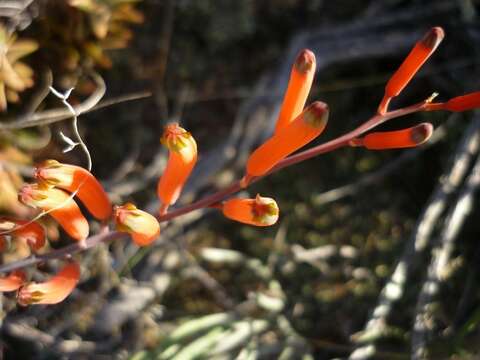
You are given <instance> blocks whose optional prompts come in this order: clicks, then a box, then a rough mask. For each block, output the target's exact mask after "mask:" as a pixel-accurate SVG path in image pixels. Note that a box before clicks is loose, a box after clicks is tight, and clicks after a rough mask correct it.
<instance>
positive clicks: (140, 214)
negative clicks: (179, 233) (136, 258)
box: [113, 203, 160, 246]
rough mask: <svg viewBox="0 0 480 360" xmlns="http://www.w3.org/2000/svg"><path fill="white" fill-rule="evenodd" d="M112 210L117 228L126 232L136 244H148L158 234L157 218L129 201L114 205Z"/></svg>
mask: <svg viewBox="0 0 480 360" xmlns="http://www.w3.org/2000/svg"><path fill="white" fill-rule="evenodd" d="M113 212H114V217H115V222H116V224H117V230H118V231H122V232H128V233H129V234H130V235H131V236H132V239H133V241H134V242H135V243H136V244H137V245H138V246H146V245H149V244H150V243H151V242H152V241H153V240H155V239H156V238H157V237H158V236H159V235H160V225H159V223H158V221H157V219H155V217H154V216H152V215H150V214H149V213H147V212H145V211H142V210H139V209H137V207H136V206H135V205H133V204H131V203H127V204H125V205H122V206H115V208H114V210H113Z"/></svg>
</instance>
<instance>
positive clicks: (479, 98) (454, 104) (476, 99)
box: [443, 91, 480, 111]
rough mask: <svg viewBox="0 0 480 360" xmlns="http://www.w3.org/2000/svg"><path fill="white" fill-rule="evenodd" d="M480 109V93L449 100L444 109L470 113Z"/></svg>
mask: <svg viewBox="0 0 480 360" xmlns="http://www.w3.org/2000/svg"><path fill="white" fill-rule="evenodd" d="M479 107H480V91H477V92H473V93H470V94H466V95H462V96H457V97H454V98H453V99H450V100H448V101H447V102H446V103H445V104H444V106H443V108H444V109H445V110H449V111H468V110H472V109H477V108H479Z"/></svg>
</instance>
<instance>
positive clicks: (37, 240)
mask: <svg viewBox="0 0 480 360" xmlns="http://www.w3.org/2000/svg"><path fill="white" fill-rule="evenodd" d="M7 231H8V233H9V234H10V235H11V236H12V238H13V240H20V241H24V242H25V243H26V244H27V245H28V246H29V247H30V249H32V250H34V251H38V250H40V249H41V248H42V247H43V246H44V245H45V230H44V229H43V227H42V226H41V225H40V224H39V223H37V222H36V221H29V220H18V219H9V218H4V219H0V232H2V233H3V232H7Z"/></svg>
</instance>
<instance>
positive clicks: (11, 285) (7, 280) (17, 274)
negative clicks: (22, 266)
mask: <svg viewBox="0 0 480 360" xmlns="http://www.w3.org/2000/svg"><path fill="white" fill-rule="evenodd" d="M25 279H26V276H25V272H23V270H14V271H12V272H11V273H10V274H9V275H8V276H6V277H2V278H0V291H3V292H7V291H15V290H17V289H18V288H20V287H21V286H22V285H23V284H24V283H25Z"/></svg>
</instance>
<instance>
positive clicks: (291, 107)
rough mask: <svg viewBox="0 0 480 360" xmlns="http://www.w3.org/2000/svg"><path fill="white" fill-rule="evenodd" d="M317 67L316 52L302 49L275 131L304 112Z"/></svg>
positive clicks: (294, 65) (293, 70)
mask: <svg viewBox="0 0 480 360" xmlns="http://www.w3.org/2000/svg"><path fill="white" fill-rule="evenodd" d="M315 68H316V61H315V55H314V53H313V52H311V51H310V50H308V49H304V50H302V51H301V52H300V53H299V54H298V55H297V58H296V59H295V63H294V64H293V67H292V71H291V73H290V80H289V82H288V87H287V91H286V92H285V96H284V98H283V102H282V106H281V108H280V114H279V115H278V120H277V123H276V126H275V133H277V132H278V131H279V130H280V129H282V128H284V127H285V126H287V125H288V124H289V123H290V122H291V121H293V120H294V119H295V118H296V117H297V116H298V115H300V114H301V113H302V111H303V108H304V107H305V102H306V101H307V98H308V94H309V93H310V89H311V87H312V83H313V77H314V76H315Z"/></svg>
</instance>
